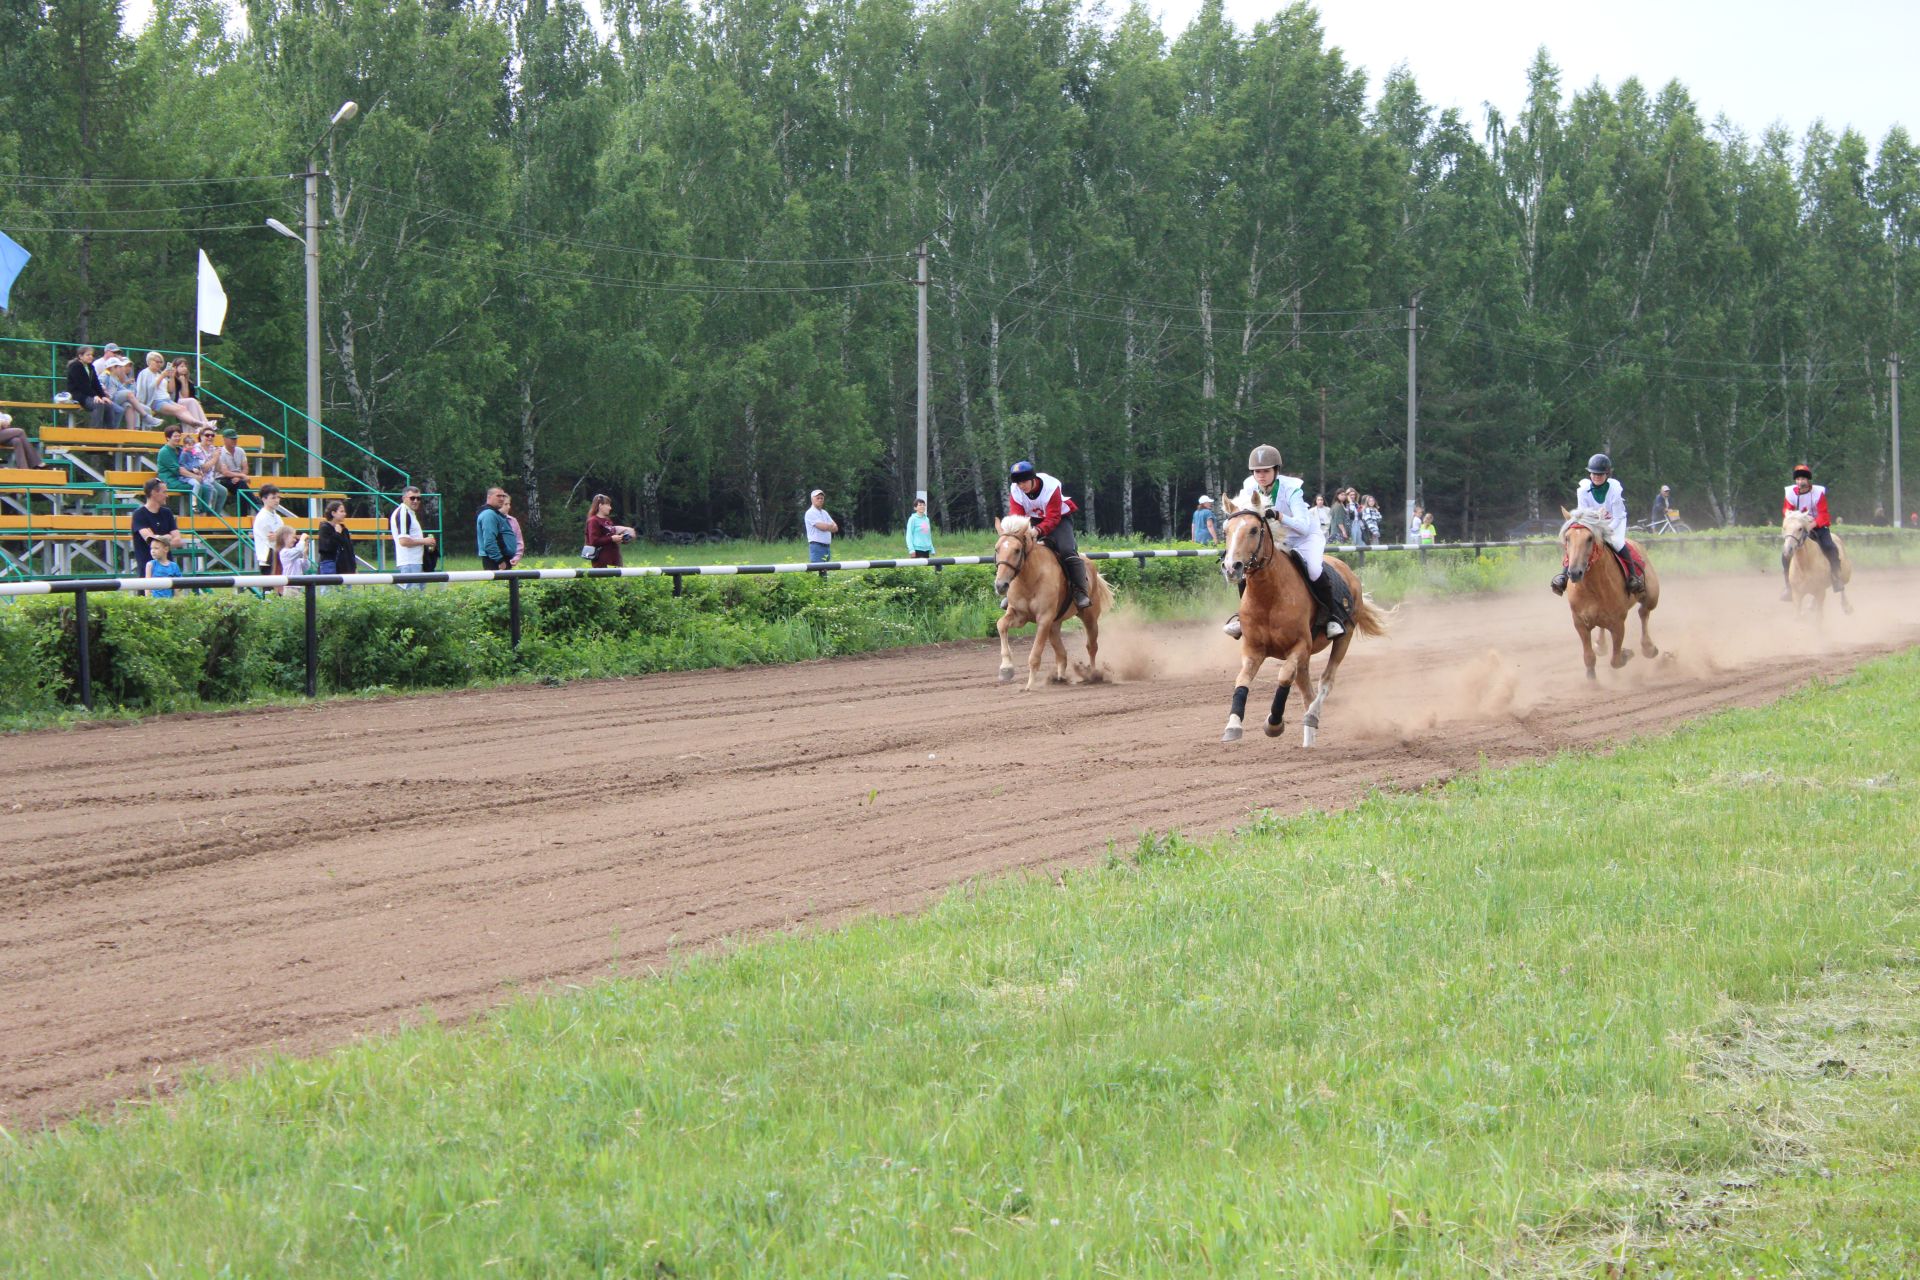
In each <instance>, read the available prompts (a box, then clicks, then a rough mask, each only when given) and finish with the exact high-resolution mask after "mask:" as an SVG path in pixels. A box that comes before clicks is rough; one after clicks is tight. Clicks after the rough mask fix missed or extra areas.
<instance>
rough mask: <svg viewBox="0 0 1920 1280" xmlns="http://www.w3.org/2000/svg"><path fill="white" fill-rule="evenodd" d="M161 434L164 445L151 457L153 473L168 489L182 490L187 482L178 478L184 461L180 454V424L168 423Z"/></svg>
mask: <svg viewBox="0 0 1920 1280" xmlns="http://www.w3.org/2000/svg"><path fill="white" fill-rule="evenodd" d="M162 430H163V432H164V433H165V435H166V441H167V442H166V443H165V444H163V445H161V446H160V448H159V449H158V450H157V451H156V452H155V453H154V455H153V471H154V474H155V475H157V476H159V477H160V478H161V479H162V480H164V481H165V482H166V485H167V488H169V489H184V488H186V487H187V482H186V481H185V480H183V479H181V478H180V468H181V465H182V463H183V461H184V459H183V457H182V455H181V452H180V424H179V423H177V422H169V423H168V424H167V425H166V426H165V427H164V428H162Z"/></svg>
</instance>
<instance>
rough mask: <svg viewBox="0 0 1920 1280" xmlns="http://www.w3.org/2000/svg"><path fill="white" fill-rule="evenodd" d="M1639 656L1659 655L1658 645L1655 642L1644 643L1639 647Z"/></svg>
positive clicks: (1655, 656)
mask: <svg viewBox="0 0 1920 1280" xmlns="http://www.w3.org/2000/svg"><path fill="white" fill-rule="evenodd" d="M1640 656H1641V657H1643V658H1657V657H1659V656H1660V646H1659V645H1657V644H1648V645H1644V646H1642V647H1641V650H1640Z"/></svg>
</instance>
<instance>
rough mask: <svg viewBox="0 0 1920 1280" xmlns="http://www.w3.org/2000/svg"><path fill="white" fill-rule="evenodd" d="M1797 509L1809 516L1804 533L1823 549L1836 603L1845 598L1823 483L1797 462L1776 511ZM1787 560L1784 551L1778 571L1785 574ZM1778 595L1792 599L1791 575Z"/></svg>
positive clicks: (1845, 588)
mask: <svg viewBox="0 0 1920 1280" xmlns="http://www.w3.org/2000/svg"><path fill="white" fill-rule="evenodd" d="M1789 511H1799V512H1802V513H1804V514H1806V515H1810V516H1812V517H1813V532H1812V533H1810V534H1808V535H1807V536H1808V537H1810V538H1812V539H1813V540H1814V541H1815V542H1817V543H1819V544H1820V550H1821V551H1823V552H1825V553H1826V557H1827V575H1828V576H1829V577H1830V578H1832V579H1833V589H1834V592H1835V593H1836V594H1837V595H1839V597H1840V603H1841V604H1842V605H1845V604H1846V602H1847V600H1846V597H1847V587H1846V584H1845V583H1843V582H1841V581H1840V548H1839V547H1838V546H1836V545H1834V541H1833V517H1832V516H1830V515H1828V514H1827V486H1825V485H1823V484H1815V483H1814V482H1813V468H1812V467H1810V466H1808V465H1807V464H1806V463H1804V462H1803V463H1801V464H1800V465H1799V466H1797V467H1795V468H1794V469H1793V483H1792V484H1790V485H1788V486H1787V497H1786V501H1785V502H1783V503H1781V504H1780V514H1781V515H1785V514H1787V513H1788V512H1789ZM1789 563H1791V561H1790V560H1789V558H1788V557H1787V556H1785V555H1782V556H1781V557H1780V572H1781V574H1783V575H1785V574H1786V573H1787V566H1788V564H1789ZM1780 598H1781V599H1782V600H1786V601H1789V602H1791V601H1792V599H1793V579H1792V577H1790V576H1789V577H1787V589H1786V590H1785V591H1782V592H1781V593H1780Z"/></svg>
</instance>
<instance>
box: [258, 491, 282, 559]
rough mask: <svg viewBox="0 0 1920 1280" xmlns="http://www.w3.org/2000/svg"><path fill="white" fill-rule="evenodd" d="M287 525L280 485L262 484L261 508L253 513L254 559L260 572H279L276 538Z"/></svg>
mask: <svg viewBox="0 0 1920 1280" xmlns="http://www.w3.org/2000/svg"><path fill="white" fill-rule="evenodd" d="M286 527H287V518H286V517H285V516H283V515H281V514H280V486H279V485H274V484H263V485H261V486H260V510H258V511H256V512H254V515H253V561H254V563H255V564H257V565H259V566H260V572H262V573H268V574H270V573H275V572H277V570H276V569H275V568H274V564H275V560H274V554H275V550H276V547H277V545H278V544H277V543H276V542H275V539H276V538H277V537H278V536H279V533H280V531H281V530H282V529H284V528H286Z"/></svg>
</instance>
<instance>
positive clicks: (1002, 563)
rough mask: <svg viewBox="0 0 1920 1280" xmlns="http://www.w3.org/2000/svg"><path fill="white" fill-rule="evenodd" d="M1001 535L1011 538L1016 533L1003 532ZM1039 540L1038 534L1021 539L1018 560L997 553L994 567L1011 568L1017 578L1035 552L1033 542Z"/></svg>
mask: <svg viewBox="0 0 1920 1280" xmlns="http://www.w3.org/2000/svg"><path fill="white" fill-rule="evenodd" d="M1000 536H1001V537H1002V538H1011V537H1013V536H1014V535H1013V534H1010V533H1003V534H1001V535H1000ZM1037 541H1039V538H1038V536H1037V535H1036V536H1035V537H1032V538H1022V539H1021V540H1020V558H1019V559H1018V560H1002V559H1001V558H1000V557H999V556H997V555H996V556H995V557H994V558H993V567H994V568H996V569H1011V570H1013V576H1014V577H1016V578H1017V577H1019V576H1020V571H1021V570H1022V569H1024V568H1026V567H1027V557H1028V556H1030V555H1032V554H1033V544H1034V543H1035V542H1037Z"/></svg>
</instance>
